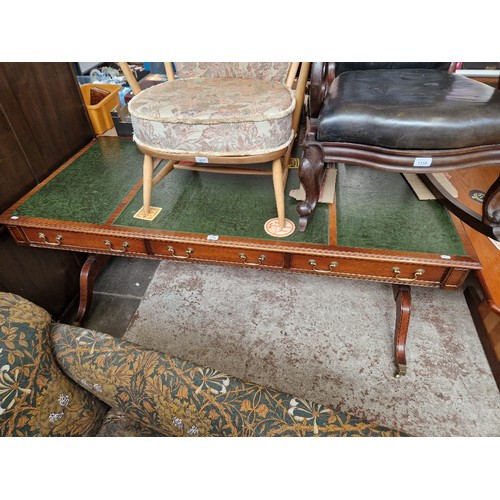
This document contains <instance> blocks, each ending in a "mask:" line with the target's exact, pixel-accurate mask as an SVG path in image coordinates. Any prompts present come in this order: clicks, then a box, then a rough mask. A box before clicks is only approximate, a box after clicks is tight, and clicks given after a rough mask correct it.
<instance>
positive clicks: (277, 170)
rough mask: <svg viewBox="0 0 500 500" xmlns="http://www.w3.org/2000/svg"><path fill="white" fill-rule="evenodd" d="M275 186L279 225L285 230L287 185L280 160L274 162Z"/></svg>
mask: <svg viewBox="0 0 500 500" xmlns="http://www.w3.org/2000/svg"><path fill="white" fill-rule="evenodd" d="M273 185H274V196H275V198H276V208H277V210H278V223H279V226H280V227H281V228H283V227H285V184H284V182H283V165H282V163H281V159H280V158H277V159H276V160H274V161H273Z"/></svg>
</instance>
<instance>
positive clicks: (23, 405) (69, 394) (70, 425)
mask: <svg viewBox="0 0 500 500" xmlns="http://www.w3.org/2000/svg"><path fill="white" fill-rule="evenodd" d="M50 324H51V319H50V316H49V314H48V313H47V312H46V311H45V310H44V309H42V308H40V307H38V306H36V305H34V304H32V303H31V302H29V301H27V300H25V299H23V298H21V297H19V296H17V295H14V294H9V293H3V292H0V436H89V435H90V436H92V435H95V434H96V433H97V432H98V430H99V428H100V427H101V423H102V421H103V418H104V415H105V413H106V411H107V410H108V407H107V405H105V404H103V403H102V402H101V401H99V400H98V399H97V398H95V397H94V396H93V395H92V394H90V393H88V392H87V391H85V390H83V389H82V388H81V387H79V386H78V385H77V384H75V383H74V382H73V381H72V380H70V379H68V378H67V377H66V376H65V375H64V374H63V373H62V372H61V370H60V369H59V368H58V366H57V364H56V363H55V360H54V358H53V356H52V353H51V350H50V340H49V334H50Z"/></svg>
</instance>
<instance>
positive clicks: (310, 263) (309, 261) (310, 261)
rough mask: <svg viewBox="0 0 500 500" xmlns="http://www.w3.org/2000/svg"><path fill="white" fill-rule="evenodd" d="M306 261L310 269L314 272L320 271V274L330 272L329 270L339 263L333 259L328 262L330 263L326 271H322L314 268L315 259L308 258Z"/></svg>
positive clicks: (331, 270)
mask: <svg viewBox="0 0 500 500" xmlns="http://www.w3.org/2000/svg"><path fill="white" fill-rule="evenodd" d="M307 263H308V264H309V265H310V266H311V269H312V270H313V271H314V272H315V273H321V274H330V273H331V272H333V270H334V269H335V268H336V267H337V266H338V265H339V263H338V262H335V261H334V260H333V261H332V262H330V265H329V266H328V271H322V270H321V269H316V265H317V263H316V261H315V260H314V259H309V260H308V261H307Z"/></svg>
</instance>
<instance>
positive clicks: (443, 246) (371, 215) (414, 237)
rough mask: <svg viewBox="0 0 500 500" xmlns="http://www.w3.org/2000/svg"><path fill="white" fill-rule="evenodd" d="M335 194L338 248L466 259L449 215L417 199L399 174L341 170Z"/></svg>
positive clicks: (435, 203) (348, 167)
mask: <svg viewBox="0 0 500 500" xmlns="http://www.w3.org/2000/svg"><path fill="white" fill-rule="evenodd" d="M336 191H337V193H336V197H337V244H338V245H340V246H346V247H354V248H374V249H381V250H396V251H397V250H399V251H403V252H423V253H435V254H444V255H455V256H464V255H467V254H466V252H465V249H464V247H463V244H462V241H461V239H460V236H459V235H458V233H457V230H456V228H455V226H454V224H453V222H452V220H451V218H450V215H449V214H448V212H447V210H446V209H445V208H444V207H443V206H442V205H441V203H439V202H438V201H437V200H419V199H418V198H417V196H416V195H415V193H414V192H413V191H412V189H411V188H410V186H409V185H408V184H407V182H406V181H405V179H404V178H403V176H402V175H401V174H398V173H393V172H386V171H382V170H376V169H371V168H366V167H355V166H351V165H345V166H343V165H340V166H339V170H338V178H337V186H336Z"/></svg>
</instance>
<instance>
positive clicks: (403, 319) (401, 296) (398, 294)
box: [392, 285, 411, 377]
mask: <svg viewBox="0 0 500 500" xmlns="http://www.w3.org/2000/svg"><path fill="white" fill-rule="evenodd" d="M392 290H393V292H394V300H395V301H396V334H395V338H394V353H395V359H396V366H397V371H396V377H401V376H403V375H406V338H407V336H408V326H409V324H410V312H411V292H410V287H409V286H408V285H393V287H392Z"/></svg>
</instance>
